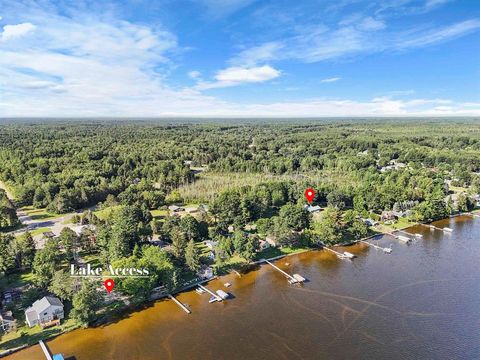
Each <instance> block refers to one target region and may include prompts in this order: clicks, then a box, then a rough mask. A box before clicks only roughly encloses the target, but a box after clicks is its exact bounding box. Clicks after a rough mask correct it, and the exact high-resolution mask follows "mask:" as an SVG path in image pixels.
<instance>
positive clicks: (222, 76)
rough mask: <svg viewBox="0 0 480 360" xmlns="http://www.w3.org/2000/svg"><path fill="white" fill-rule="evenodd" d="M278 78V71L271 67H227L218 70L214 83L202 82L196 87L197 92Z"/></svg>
mask: <svg viewBox="0 0 480 360" xmlns="http://www.w3.org/2000/svg"><path fill="white" fill-rule="evenodd" d="M279 76H280V71H278V70H277V69H274V68H273V67H271V66H268V65H264V66H258V67H250V68H248V67H236V66H233V67H229V68H226V69H223V70H220V71H219V72H218V73H217V74H216V75H215V80H216V81H215V82H202V83H199V84H198V85H197V87H196V88H197V89H198V90H206V89H213V88H221V87H229V86H236V85H241V84H245V83H261V82H265V81H269V80H272V79H275V78H277V77H279Z"/></svg>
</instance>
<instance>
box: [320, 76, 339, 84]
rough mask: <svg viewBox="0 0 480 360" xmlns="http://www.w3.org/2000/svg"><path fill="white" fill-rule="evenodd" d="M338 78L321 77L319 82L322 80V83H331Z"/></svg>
mask: <svg viewBox="0 0 480 360" xmlns="http://www.w3.org/2000/svg"><path fill="white" fill-rule="evenodd" d="M340 79H341V77H332V78H327V79H322V80H320V82H322V83H332V82H335V81H338V80H340Z"/></svg>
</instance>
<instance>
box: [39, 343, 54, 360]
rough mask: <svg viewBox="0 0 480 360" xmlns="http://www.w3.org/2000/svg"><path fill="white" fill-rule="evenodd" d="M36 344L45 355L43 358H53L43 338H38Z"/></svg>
mask: <svg viewBox="0 0 480 360" xmlns="http://www.w3.org/2000/svg"><path fill="white" fill-rule="evenodd" d="M38 345H40V347H41V348H42V350H43V354H44V355H45V358H46V359H47V360H53V358H52V355H51V354H50V351H49V350H48V347H47V345H45V343H44V342H43V340H40V341H39V342H38Z"/></svg>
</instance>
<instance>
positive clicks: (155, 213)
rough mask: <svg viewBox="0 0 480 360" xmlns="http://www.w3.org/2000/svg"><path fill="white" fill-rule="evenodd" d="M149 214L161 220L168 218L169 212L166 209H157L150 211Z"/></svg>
mask: <svg viewBox="0 0 480 360" xmlns="http://www.w3.org/2000/svg"><path fill="white" fill-rule="evenodd" d="M150 213H151V214H152V216H153V217H154V218H161V217H165V216H168V214H169V211H168V209H157V210H151V211H150Z"/></svg>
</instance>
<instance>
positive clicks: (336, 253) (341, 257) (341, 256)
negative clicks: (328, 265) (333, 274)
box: [323, 247, 345, 259]
mask: <svg viewBox="0 0 480 360" xmlns="http://www.w3.org/2000/svg"><path fill="white" fill-rule="evenodd" d="M323 249H324V250H328V251H330V252H332V253H334V254H335V255H337V257H338V258H339V259H345V255H343V254H342V253H341V252H338V251H335V250H333V249H330V248H328V247H323Z"/></svg>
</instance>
